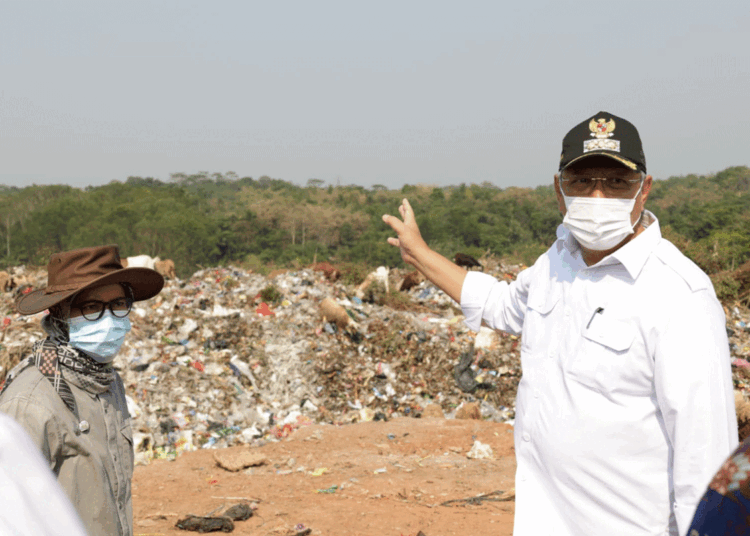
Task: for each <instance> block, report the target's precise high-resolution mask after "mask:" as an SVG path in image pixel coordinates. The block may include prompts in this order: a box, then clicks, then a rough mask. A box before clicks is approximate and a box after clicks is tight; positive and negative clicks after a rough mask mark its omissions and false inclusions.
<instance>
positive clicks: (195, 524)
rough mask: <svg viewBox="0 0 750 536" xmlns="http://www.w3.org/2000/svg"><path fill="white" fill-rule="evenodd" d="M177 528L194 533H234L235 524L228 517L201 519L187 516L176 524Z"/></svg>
mask: <svg viewBox="0 0 750 536" xmlns="http://www.w3.org/2000/svg"><path fill="white" fill-rule="evenodd" d="M175 527H177V528H178V529H181V530H190V531H193V532H200V533H201V534H202V533H205V532H219V531H222V532H232V531H233V530H234V522H233V521H232V520H231V519H229V518H228V517H201V516H187V517H185V518H184V519H180V520H179V521H178V522H177V523H175Z"/></svg>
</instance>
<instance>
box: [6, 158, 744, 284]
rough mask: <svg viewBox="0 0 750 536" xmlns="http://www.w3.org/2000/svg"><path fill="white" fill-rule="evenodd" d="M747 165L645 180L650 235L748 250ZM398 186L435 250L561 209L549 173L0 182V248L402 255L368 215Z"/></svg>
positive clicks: (736, 258) (513, 230) (738, 252)
mask: <svg viewBox="0 0 750 536" xmlns="http://www.w3.org/2000/svg"><path fill="white" fill-rule="evenodd" d="M749 190H750V168H748V167H746V166H738V167H731V168H727V169H725V170H723V171H721V172H719V173H716V174H714V175H706V176H699V175H688V176H680V177H671V178H669V179H666V180H656V181H654V185H653V189H652V192H651V195H650V197H649V201H648V203H647V207H648V208H649V209H650V210H652V211H653V212H654V213H655V214H656V215H657V217H658V218H659V219H660V222H661V225H662V229H663V233H664V235H665V236H666V237H668V238H669V239H670V240H672V241H673V242H674V243H675V244H676V245H677V246H678V247H679V248H680V249H681V250H682V251H684V252H685V253H686V254H687V255H688V256H689V257H690V258H692V259H693V260H694V261H695V262H696V263H697V264H698V265H699V266H701V268H703V269H704V270H705V271H706V272H708V273H709V274H717V273H721V272H726V271H728V270H732V269H734V268H736V267H737V266H739V265H741V264H742V263H744V262H745V261H747V260H749V259H750V194H749V193H748V191H749ZM403 197H407V198H408V199H409V200H410V202H411V203H412V205H413V206H414V208H415V211H416V218H417V222H418V223H419V225H420V229H421V231H422V234H423V236H424V238H425V240H426V241H427V242H428V243H429V244H430V245H431V246H432V247H433V248H434V249H436V250H437V251H439V252H441V253H443V254H444V255H446V256H448V257H452V256H453V255H454V254H455V253H456V252H458V251H461V252H464V253H468V254H470V255H473V256H476V257H479V256H481V255H482V254H484V253H491V254H494V255H496V256H500V257H506V258H509V259H512V260H514V261H515V262H523V263H525V264H531V263H533V261H534V259H535V258H536V257H537V256H538V255H539V254H541V253H542V252H543V251H545V250H546V248H548V247H549V245H550V244H551V243H552V242H553V241H554V239H555V229H556V227H557V225H558V224H559V223H560V221H561V218H560V214H559V212H558V209H557V203H556V199H555V193H554V189H553V188H552V186H551V185H549V186H540V187H537V188H533V189H532V188H506V189H501V188H498V187H496V186H494V185H493V184H491V183H488V182H485V183H482V184H470V185H466V184H460V185H457V186H449V187H434V186H425V185H405V186H404V187H402V188H400V189H395V190H390V189H388V188H386V187H385V186H382V185H374V186H373V187H371V188H369V189H367V188H364V187H361V186H353V185H348V186H338V185H337V186H333V185H328V186H326V185H325V183H324V181H322V180H319V179H310V180H309V181H308V183H307V185H305V186H298V185H294V184H292V183H290V182H287V181H284V180H281V179H273V178H270V177H266V176H262V177H260V178H258V179H254V178H252V177H239V176H238V175H237V174H235V173H232V172H228V173H213V174H209V173H206V172H202V173H197V174H185V173H175V174H173V175H172V176H171V177H170V180H168V181H160V180H157V179H154V178H150V177H145V178H144V177H129V178H128V179H127V180H125V181H124V182H119V181H113V182H111V183H109V184H106V185H103V186H90V187H87V188H83V189H80V188H74V187H71V186H62V185H50V186H37V185H34V186H27V187H25V188H17V187H8V186H0V259H1V262H2V263H3V264H4V266H5V267H6V268H7V267H9V266H16V265H20V264H30V265H45V264H46V262H47V259H48V258H49V255H50V254H51V253H53V252H55V251H61V250H67V249H73V248H76V247H84V246H90V245H94V244H112V243H114V244H119V246H120V250H121V253H122V255H123V256H130V255H139V254H148V255H151V256H160V257H162V258H171V259H173V260H174V261H175V264H176V266H177V270H178V275H180V276H181V277H186V276H188V275H190V274H191V273H192V272H193V271H195V270H196V269H198V268H199V267H201V266H202V267H206V266H221V265H227V264H230V263H237V264H244V265H245V266H248V267H252V268H253V269H256V270H264V269H270V268H271V267H296V266H303V265H307V264H309V263H311V262H313V260H318V261H331V262H338V263H344V262H349V263H361V264H363V265H367V266H372V267H374V266H378V265H387V266H402V265H403V263H402V261H401V258H400V256H399V253H398V251H397V249H396V248H393V247H391V246H389V245H388V244H387V243H386V238H387V237H388V236H391V234H392V232H391V230H390V228H388V227H387V226H386V225H385V224H383V222H382V220H381V216H382V214H384V213H390V214H396V213H397V212H396V211H397V207H398V204H399V203H400V200H401V199H402V198H403Z"/></svg>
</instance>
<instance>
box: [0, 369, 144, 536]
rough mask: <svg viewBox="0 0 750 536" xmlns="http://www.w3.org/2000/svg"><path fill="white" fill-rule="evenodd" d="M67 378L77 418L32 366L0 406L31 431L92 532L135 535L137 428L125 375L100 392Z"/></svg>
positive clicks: (95, 535)
mask: <svg viewBox="0 0 750 536" xmlns="http://www.w3.org/2000/svg"><path fill="white" fill-rule="evenodd" d="M63 374H64V372H63ZM66 379H67V380H68V384H69V385H70V389H71V391H72V392H73V396H74V397H75V399H76V404H77V406H78V418H76V416H75V415H74V414H73V413H72V412H71V411H70V410H69V409H68V407H67V406H66V405H65V403H64V402H63V401H62V399H61V398H60V396H59V395H58V394H57V392H55V390H54V388H53V387H52V384H51V383H50V382H49V380H47V378H45V377H44V376H43V375H42V374H41V373H40V372H39V370H38V369H37V368H36V367H35V366H33V365H32V366H30V367H28V368H26V369H25V370H23V371H22V372H21V373H20V374H19V375H18V376H17V377H16V378H15V379H14V380H13V382H12V383H11V384H10V385H9V386H8V389H7V390H6V391H5V392H4V393H3V394H2V397H0V411H2V412H3V413H7V414H8V415H10V416H11V417H13V418H14V419H15V420H16V421H18V422H19V423H20V424H21V425H22V426H23V427H24V428H25V429H26V431H27V432H28V433H29V435H30V436H31V438H32V440H33V441H34V443H35V444H36V445H37V446H38V447H39V449H40V450H41V452H42V455H43V456H44V458H45V459H47V460H48V462H49V466H50V468H51V469H52V471H53V472H54V473H55V474H56V475H57V479H58V481H59V483H60V485H61V486H62V488H63V490H65V493H66V494H67V495H68V497H69V498H70V500H71V502H72V503H73V506H75V508H76V510H77V511H78V515H79V516H80V518H81V520H82V521H83V524H84V526H85V527H86V530H87V531H88V533H89V535H90V536H117V535H120V536H132V534H133V505H132V495H131V487H130V486H131V480H132V477H133V432H132V429H131V425H130V415H129V413H128V409H127V405H126V402H125V389H124V386H123V384H122V379H121V378H120V376H119V375H118V374H116V378H115V381H114V382H113V383H112V385H111V386H110V388H109V390H108V391H106V392H104V393H102V394H98V395H97V394H92V393H89V392H87V391H85V390H83V389H81V388H80V387H79V386H78V385H76V384H75V383H73V381H71V379H70V378H69V377H68V376H66Z"/></svg>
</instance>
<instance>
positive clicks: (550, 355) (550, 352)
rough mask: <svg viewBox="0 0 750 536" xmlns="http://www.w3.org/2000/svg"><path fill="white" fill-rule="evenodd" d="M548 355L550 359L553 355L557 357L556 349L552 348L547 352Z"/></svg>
mask: <svg viewBox="0 0 750 536" xmlns="http://www.w3.org/2000/svg"><path fill="white" fill-rule="evenodd" d="M547 357H549V358H550V359H552V358H553V357H555V351H554V350H550V351H549V352H547Z"/></svg>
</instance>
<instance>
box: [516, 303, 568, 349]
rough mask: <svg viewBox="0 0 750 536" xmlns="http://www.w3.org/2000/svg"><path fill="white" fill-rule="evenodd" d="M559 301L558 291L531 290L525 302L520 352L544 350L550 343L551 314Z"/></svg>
mask: <svg viewBox="0 0 750 536" xmlns="http://www.w3.org/2000/svg"><path fill="white" fill-rule="evenodd" d="M559 301H560V293H559V292H544V291H536V292H531V293H530V295H529V299H528V300H527V302H526V315H525V317H524V321H523V332H522V336H521V352H522V353H524V354H537V353H543V352H545V351H546V349H547V346H548V345H549V344H550V343H551V337H550V335H551V334H550V330H551V329H552V326H551V324H552V323H551V322H550V319H551V316H552V315H553V314H554V313H553V311H554V309H555V306H556V305H557V302H559Z"/></svg>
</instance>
